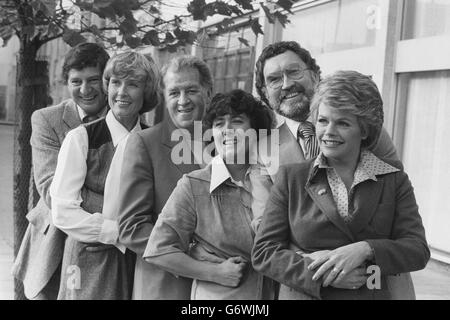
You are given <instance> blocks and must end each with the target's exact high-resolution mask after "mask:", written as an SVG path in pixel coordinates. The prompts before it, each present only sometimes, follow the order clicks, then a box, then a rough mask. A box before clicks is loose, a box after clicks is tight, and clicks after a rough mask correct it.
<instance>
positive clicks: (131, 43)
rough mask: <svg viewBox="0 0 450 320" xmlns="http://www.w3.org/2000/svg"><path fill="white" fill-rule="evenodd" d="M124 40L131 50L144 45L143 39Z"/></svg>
mask: <svg viewBox="0 0 450 320" xmlns="http://www.w3.org/2000/svg"><path fill="white" fill-rule="evenodd" d="M124 40H125V43H126V44H127V46H129V47H130V48H131V49H135V48H137V47H139V46H140V45H141V44H142V42H141V39H139V38H137V37H133V36H130V37H124Z"/></svg>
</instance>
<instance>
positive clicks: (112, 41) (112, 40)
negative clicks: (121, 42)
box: [107, 37, 117, 45]
mask: <svg viewBox="0 0 450 320" xmlns="http://www.w3.org/2000/svg"><path fill="white" fill-rule="evenodd" d="M107 40H108V42H109V43H110V44H112V45H115V44H116V43H117V39H116V37H110V38H108V39H107Z"/></svg>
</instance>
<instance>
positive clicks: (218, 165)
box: [209, 155, 255, 193]
mask: <svg viewBox="0 0 450 320" xmlns="http://www.w3.org/2000/svg"><path fill="white" fill-rule="evenodd" d="M254 168H255V166H249V168H248V169H247V172H246V173H245V177H246V178H247V177H248V175H249V174H250V173H251V172H252V170H254ZM228 179H230V181H231V182H232V183H234V184H235V185H237V186H239V187H244V184H243V183H242V182H241V181H236V180H234V179H233V177H232V176H231V174H230V172H229V171H228V168H227V166H226V165H225V162H224V161H223V159H222V157H221V156H220V155H217V156H215V157H214V158H213V159H212V160H211V182H210V185H209V193H212V192H213V191H214V190H215V189H217V188H218V187H219V186H220V185H221V184H222V183H224V182H225V181H227V180H228Z"/></svg>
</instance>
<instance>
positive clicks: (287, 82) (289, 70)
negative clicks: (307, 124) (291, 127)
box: [263, 50, 317, 121]
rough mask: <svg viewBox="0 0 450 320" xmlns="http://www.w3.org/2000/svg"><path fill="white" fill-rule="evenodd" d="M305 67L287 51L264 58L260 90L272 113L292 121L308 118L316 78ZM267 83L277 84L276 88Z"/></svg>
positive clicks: (294, 55) (295, 56)
mask: <svg viewBox="0 0 450 320" xmlns="http://www.w3.org/2000/svg"><path fill="white" fill-rule="evenodd" d="M307 68H308V67H307V65H306V64H305V62H303V60H302V59H300V57H299V56H298V55H297V54H296V53H294V52H293V51H290V50H288V51H286V52H283V53H282V54H279V55H277V56H274V57H272V58H269V59H267V61H266V62H265V65H264V82H265V87H264V89H263V90H264V92H265V94H266V96H267V99H268V100H269V103H270V107H271V108H272V109H273V110H274V111H275V112H276V113H278V114H280V115H282V116H284V117H287V118H289V119H292V120H296V121H305V120H306V119H307V118H308V116H309V105H310V102H311V98H312V96H313V94H314V86H315V84H316V82H317V76H316V75H315V74H314V73H313V72H312V71H310V70H307ZM271 83H274V84H276V83H279V87H278V86H277V85H275V87H273V86H271Z"/></svg>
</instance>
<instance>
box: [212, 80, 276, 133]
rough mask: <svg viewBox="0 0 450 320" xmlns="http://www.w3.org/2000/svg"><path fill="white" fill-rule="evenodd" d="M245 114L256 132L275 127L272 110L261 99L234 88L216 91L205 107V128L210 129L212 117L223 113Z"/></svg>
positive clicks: (214, 117)
mask: <svg viewBox="0 0 450 320" xmlns="http://www.w3.org/2000/svg"><path fill="white" fill-rule="evenodd" d="M227 114H231V115H238V114H245V115H247V117H248V118H249V119H250V126H251V127H252V129H255V130H256V132H257V134H258V133H259V129H266V130H269V132H270V129H273V128H274V127H275V117H274V114H273V111H272V110H271V109H270V108H268V107H267V106H265V105H264V104H263V103H262V102H261V101H259V100H258V99H256V98H255V97H253V95H251V94H250V93H247V92H245V91H243V90H241V89H234V90H231V91H229V92H227V93H218V94H216V95H215V96H214V97H213V98H212V100H211V103H210V105H209V106H208V108H207V109H206V113H205V116H204V117H203V125H204V127H205V129H211V128H212V125H213V122H214V119H216V118H217V117H219V116H223V115H227Z"/></svg>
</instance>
